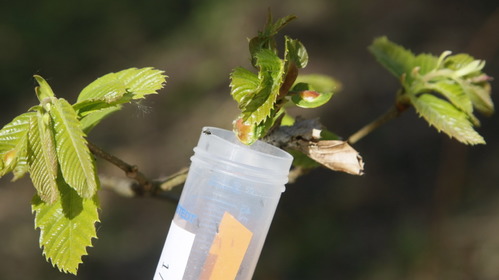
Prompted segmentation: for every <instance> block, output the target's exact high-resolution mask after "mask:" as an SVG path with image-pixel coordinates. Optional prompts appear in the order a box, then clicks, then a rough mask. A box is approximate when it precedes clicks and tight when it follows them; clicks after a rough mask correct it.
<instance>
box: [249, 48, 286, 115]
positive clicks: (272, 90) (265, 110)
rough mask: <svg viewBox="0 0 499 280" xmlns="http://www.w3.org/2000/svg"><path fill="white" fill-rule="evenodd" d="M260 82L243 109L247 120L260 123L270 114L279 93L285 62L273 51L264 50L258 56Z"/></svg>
mask: <svg viewBox="0 0 499 280" xmlns="http://www.w3.org/2000/svg"><path fill="white" fill-rule="evenodd" d="M256 58H257V66H258V67H259V72H258V79H259V81H260V84H259V86H258V89H257V91H256V93H255V94H254V96H253V97H252V98H251V100H250V101H249V102H248V103H247V104H246V106H245V107H244V108H241V109H242V113H243V115H244V119H245V121H248V122H249V123H255V124H259V123H261V122H262V121H264V120H265V119H266V118H267V117H269V116H270V113H271V111H272V109H273V108H274V104H275V102H276V100H277V96H278V95H279V88H280V86H281V83H282V79H283V74H284V63H283V61H282V60H281V59H280V58H279V57H277V55H275V54H274V53H273V52H271V51H269V50H262V51H261V52H259V53H258V54H257V56H256Z"/></svg>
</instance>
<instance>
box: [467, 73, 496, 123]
mask: <svg viewBox="0 0 499 280" xmlns="http://www.w3.org/2000/svg"><path fill="white" fill-rule="evenodd" d="M461 86H462V87H463V90H464V92H465V93H466V94H467V95H468V97H469V98H470V100H471V102H472V103H473V106H474V107H475V108H476V109H477V110H478V111H479V112H481V113H482V114H485V115H486V116H490V115H492V114H493V113H494V102H493V101H492V98H491V97H490V93H491V88H490V84H489V83H483V84H482V85H477V84H473V83H469V82H466V81H465V82H462V83H461Z"/></svg>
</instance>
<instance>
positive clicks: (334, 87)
mask: <svg viewBox="0 0 499 280" xmlns="http://www.w3.org/2000/svg"><path fill="white" fill-rule="evenodd" d="M298 83H306V84H309V85H310V87H312V88H313V89H315V90H317V91H320V92H331V93H332V92H338V91H340V90H341V83H340V82H339V81H338V80H335V79H333V78H331V77H329V76H326V75H319V74H309V75H299V76H298V78H296V82H295V84H298Z"/></svg>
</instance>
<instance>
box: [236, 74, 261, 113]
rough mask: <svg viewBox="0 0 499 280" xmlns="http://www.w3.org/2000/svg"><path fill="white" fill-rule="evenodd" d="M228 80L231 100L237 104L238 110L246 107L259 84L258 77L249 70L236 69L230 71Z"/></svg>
mask: <svg viewBox="0 0 499 280" xmlns="http://www.w3.org/2000/svg"><path fill="white" fill-rule="evenodd" d="M230 78H231V82H230V88H231V91H230V94H231V95H232V98H234V100H235V101H236V102H237V104H238V105H239V108H244V107H246V106H247V104H248V102H249V101H250V100H251V98H253V96H254V95H255V93H256V91H257V88H258V86H259V84H260V80H259V79H258V76H257V75H256V74H255V73H253V72H251V71H249V70H246V69H244V68H242V67H237V68H236V69H234V70H233V71H232V73H231V75H230Z"/></svg>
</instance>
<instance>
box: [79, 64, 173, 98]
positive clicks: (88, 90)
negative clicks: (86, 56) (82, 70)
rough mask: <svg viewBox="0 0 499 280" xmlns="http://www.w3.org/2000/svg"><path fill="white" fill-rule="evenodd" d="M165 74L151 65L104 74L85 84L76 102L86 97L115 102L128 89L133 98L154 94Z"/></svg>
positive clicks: (159, 87) (163, 81)
mask: <svg viewBox="0 0 499 280" xmlns="http://www.w3.org/2000/svg"><path fill="white" fill-rule="evenodd" d="M165 79H166V76H165V75H164V74H163V71H161V70H156V69H153V68H151V67H147V68H140V69H137V68H130V69H126V70H122V71H119V72H116V73H109V74H107V75H104V76H102V77H100V78H98V79H97V80H95V81H94V82H92V83H90V84H89V85H88V86H86V87H85V88H84V89H83V90H82V91H81V92H80V94H79V96H78V100H77V102H81V101H83V100H87V99H100V100H106V101H109V102H116V101H117V100H119V98H121V97H122V96H123V94H125V92H126V91H129V92H130V93H132V94H133V99H140V98H143V97H144V96H145V95H147V94H155V93H157V91H158V90H160V89H161V88H163V84H164V83H165Z"/></svg>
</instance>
